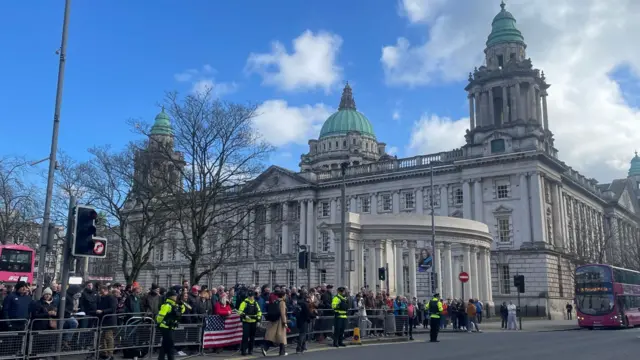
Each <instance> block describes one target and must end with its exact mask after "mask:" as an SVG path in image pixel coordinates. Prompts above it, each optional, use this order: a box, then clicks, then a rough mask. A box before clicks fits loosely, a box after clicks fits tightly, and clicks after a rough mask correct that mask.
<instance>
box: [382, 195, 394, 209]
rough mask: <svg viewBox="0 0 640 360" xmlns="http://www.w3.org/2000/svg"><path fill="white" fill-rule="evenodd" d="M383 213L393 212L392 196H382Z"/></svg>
mask: <svg viewBox="0 0 640 360" xmlns="http://www.w3.org/2000/svg"><path fill="white" fill-rule="evenodd" d="M382 211H393V199H392V197H391V194H382Z"/></svg>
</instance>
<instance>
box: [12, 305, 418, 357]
mask: <svg viewBox="0 0 640 360" xmlns="http://www.w3.org/2000/svg"><path fill="white" fill-rule="evenodd" d="M347 314H348V316H347V327H346V329H345V341H346V339H348V338H350V337H352V336H353V330H354V328H356V327H359V328H360V329H361V332H360V334H361V337H362V338H372V337H378V336H402V337H407V336H408V332H407V331H408V321H407V316H406V315H404V316H403V315H401V316H394V315H393V312H389V311H387V310H380V309H369V310H367V311H366V316H365V315H364V314H362V313H360V312H359V311H358V310H357V309H352V310H349V311H348V312H347ZM205 320H206V316H204V315H191V314H189V315H183V317H182V319H181V324H180V326H179V328H178V329H176V330H174V341H175V346H176V347H177V348H178V349H183V350H188V351H187V352H188V353H189V354H190V355H202V354H203V353H204V352H205V351H206V350H205V349H204V347H203V334H204V331H205V328H206V321H205ZM288 320H289V331H288V332H287V339H289V340H292V341H288V343H289V345H290V346H296V345H297V342H298V340H299V339H298V338H299V335H300V326H305V327H306V330H307V331H306V335H305V337H306V340H307V341H318V342H322V341H324V340H325V339H327V338H331V337H332V336H333V331H334V329H333V325H334V313H333V310H330V309H319V310H317V317H316V318H315V319H312V320H311V321H310V322H309V323H305V324H303V325H301V324H297V322H296V316H294V314H292V313H289V314H288ZM268 323H269V322H268V321H265V320H263V321H261V322H260V323H259V324H258V331H257V333H256V342H257V343H260V342H262V341H264V335H265V331H266V328H267V327H268V326H269V325H268ZM161 342H162V335H161V332H160V331H158V330H157V324H156V322H155V319H154V316H153V315H151V314H145V313H125V314H108V315H104V316H101V317H72V318H67V319H64V320H59V319H53V318H51V319H50V318H42V319H33V320H31V321H28V320H0V344H2V346H0V360H5V359H6V360H9V359H24V360H27V359H40V358H49V357H63V356H69V355H71V356H73V355H84V356H85V358H86V359H96V360H97V359H99V358H101V357H109V356H113V355H114V354H118V355H122V356H124V357H125V358H134V357H137V358H143V357H145V356H147V355H148V354H152V353H153V352H154V351H155V350H157V349H158V348H159V347H160V346H161ZM256 346H258V345H256ZM231 347H232V348H234V347H236V348H237V346H231ZM236 351H237V350H236Z"/></svg>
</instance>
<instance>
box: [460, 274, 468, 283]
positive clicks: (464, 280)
mask: <svg viewBox="0 0 640 360" xmlns="http://www.w3.org/2000/svg"><path fill="white" fill-rule="evenodd" d="M458 280H460V282H462V283H466V282H467V281H469V274H467V273H466V272H464V271H463V272H461V273H460V274H458Z"/></svg>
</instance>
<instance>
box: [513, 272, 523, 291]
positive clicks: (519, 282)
mask: <svg viewBox="0 0 640 360" xmlns="http://www.w3.org/2000/svg"><path fill="white" fill-rule="evenodd" d="M513 286H515V287H516V288H518V292H519V293H521V294H522V293H524V275H515V276H514V277H513Z"/></svg>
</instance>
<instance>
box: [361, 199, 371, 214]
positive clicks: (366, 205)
mask: <svg viewBox="0 0 640 360" xmlns="http://www.w3.org/2000/svg"><path fill="white" fill-rule="evenodd" d="M360 212H361V213H363V214H368V213H370V212H371V197H369V196H361V197H360Z"/></svg>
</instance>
